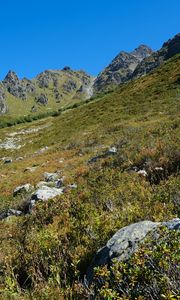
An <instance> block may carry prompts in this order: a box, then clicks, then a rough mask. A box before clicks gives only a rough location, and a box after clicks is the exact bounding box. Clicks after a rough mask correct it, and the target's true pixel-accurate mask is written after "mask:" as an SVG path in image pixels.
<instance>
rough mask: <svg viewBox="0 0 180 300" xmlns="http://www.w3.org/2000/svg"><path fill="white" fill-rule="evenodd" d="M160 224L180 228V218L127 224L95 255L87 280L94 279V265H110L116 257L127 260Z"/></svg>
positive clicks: (170, 227)
mask: <svg viewBox="0 0 180 300" xmlns="http://www.w3.org/2000/svg"><path fill="white" fill-rule="evenodd" d="M159 226H166V227H167V228H169V229H178V228H180V219H174V220H171V221H169V222H162V223H160V222H151V221H142V222H138V223H134V224H131V225H129V226H126V227H124V228H122V229H120V230H119V231H117V232H116V233H115V234H114V235H113V237H112V238H111V239H110V240H109V241H108V242H107V244H106V245H105V246H104V247H103V248H101V249H100V250H99V251H98V252H97V253H96V255H95V257H94V259H93V261H92V263H91V265H90V267H89V268H88V270H87V282H88V283H90V282H91V281H92V279H93V269H94V267H98V266H103V265H110V264H111V263H112V260H113V259H114V258H116V259H117V260H119V261H126V260H128V259H129V258H130V256H131V255H132V254H133V253H134V252H135V251H136V250H137V249H138V247H139V245H140V243H142V242H143V241H144V239H145V237H146V236H147V234H148V233H150V232H153V231H155V230H156V229H157V227H159Z"/></svg>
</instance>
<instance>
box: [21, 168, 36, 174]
mask: <svg viewBox="0 0 180 300" xmlns="http://www.w3.org/2000/svg"><path fill="white" fill-rule="evenodd" d="M36 169H37V167H27V168H26V169H24V172H30V173H33V172H35V171H36Z"/></svg>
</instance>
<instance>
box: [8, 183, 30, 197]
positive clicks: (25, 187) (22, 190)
mask: <svg viewBox="0 0 180 300" xmlns="http://www.w3.org/2000/svg"><path fill="white" fill-rule="evenodd" d="M32 190H33V186H32V185H31V184H29V183H27V184H24V185H21V186H18V187H17V188H15V190H14V192H13V197H15V196H17V195H18V194H24V193H29V192H31V191H32Z"/></svg>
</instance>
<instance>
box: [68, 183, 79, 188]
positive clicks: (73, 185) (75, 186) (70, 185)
mask: <svg viewBox="0 0 180 300" xmlns="http://www.w3.org/2000/svg"><path fill="white" fill-rule="evenodd" d="M68 187H69V188H70V189H77V184H76V183H73V184H69V185H68Z"/></svg>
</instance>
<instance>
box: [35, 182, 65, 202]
mask: <svg viewBox="0 0 180 300" xmlns="http://www.w3.org/2000/svg"><path fill="white" fill-rule="evenodd" d="M62 194H63V189H57V188H54V187H48V186H46V185H43V186H41V187H40V188H39V189H38V190H37V191H36V192H35V193H33V194H32V196H31V200H35V201H40V200H41V201H47V200H49V199H53V198H55V197H56V196H60V195H62Z"/></svg>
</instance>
